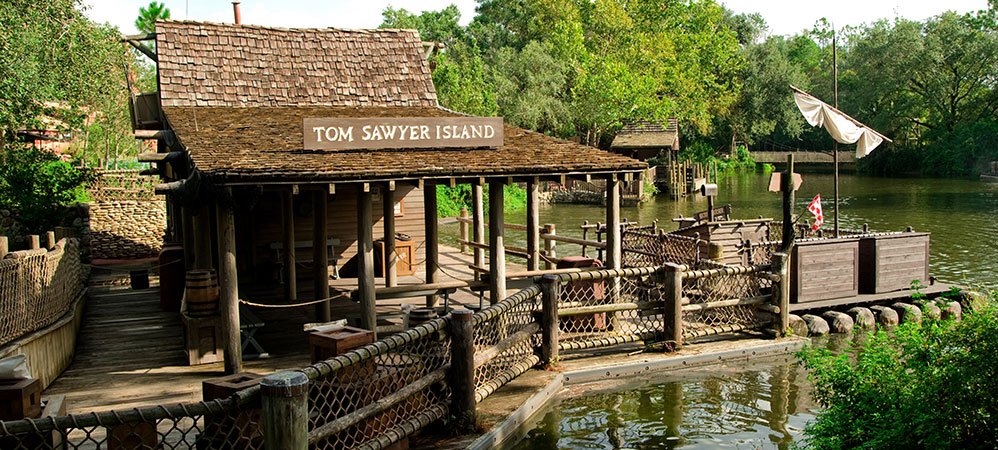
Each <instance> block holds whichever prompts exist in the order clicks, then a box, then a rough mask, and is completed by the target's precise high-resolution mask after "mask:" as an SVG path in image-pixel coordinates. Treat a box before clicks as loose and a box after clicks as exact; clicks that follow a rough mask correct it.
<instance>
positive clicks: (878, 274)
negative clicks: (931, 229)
mask: <svg viewBox="0 0 998 450" xmlns="http://www.w3.org/2000/svg"><path fill="white" fill-rule="evenodd" d="M859 255H860V272H859V273H860V276H859V289H860V292H861V293H864V294H879V293H882V292H890V291H896V290H899V289H906V288H908V287H910V286H911V282H912V280H921V281H923V282H924V283H926V284H927V283H928V280H929V233H902V234H898V235H892V236H875V237H869V238H864V239H861V240H860V241H859Z"/></svg>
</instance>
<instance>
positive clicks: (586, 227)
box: [582, 220, 589, 258]
mask: <svg viewBox="0 0 998 450" xmlns="http://www.w3.org/2000/svg"><path fill="white" fill-rule="evenodd" d="M582 240H583V241H588V240H589V221H588V220H587V221H585V222H583V223H582ZM582 256H584V257H586V258H588V257H589V250H588V247H586V246H585V245H583V246H582Z"/></svg>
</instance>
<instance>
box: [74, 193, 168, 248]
mask: <svg viewBox="0 0 998 450" xmlns="http://www.w3.org/2000/svg"><path fill="white" fill-rule="evenodd" d="M165 234H166V202H165V201H163V200H117V201H95V202H92V203H90V257H91V258H93V259H121V258H145V257H151V256H156V255H158V254H159V252H160V250H162V249H163V236H164V235H165Z"/></svg>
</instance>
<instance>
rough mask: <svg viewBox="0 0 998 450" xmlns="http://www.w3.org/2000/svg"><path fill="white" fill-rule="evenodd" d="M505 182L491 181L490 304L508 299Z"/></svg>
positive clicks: (499, 180)
mask: <svg viewBox="0 0 998 450" xmlns="http://www.w3.org/2000/svg"><path fill="white" fill-rule="evenodd" d="M503 182H504V180H503V179H502V178H496V179H489V276H490V278H489V302H490V303H492V304H496V303H499V302H500V301H502V300H503V299H505V298H506V247H505V245H504V243H503V231H504V230H505V228H504V227H503V220H504V217H503V216H504V214H503Z"/></svg>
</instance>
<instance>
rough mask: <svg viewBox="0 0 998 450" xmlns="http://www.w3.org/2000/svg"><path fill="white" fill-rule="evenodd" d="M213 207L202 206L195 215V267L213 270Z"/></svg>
mask: <svg viewBox="0 0 998 450" xmlns="http://www.w3.org/2000/svg"><path fill="white" fill-rule="evenodd" d="M211 247H212V244H211V208H210V207H208V206H201V208H199V210H198V214H197V215H196V216H194V267H195V268H196V269H201V270H211V269H213V268H214V267H213V266H214V265H213V264H212V261H211Z"/></svg>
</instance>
